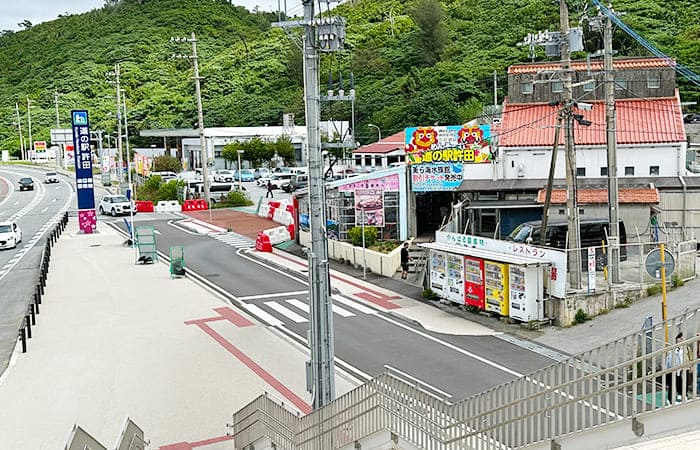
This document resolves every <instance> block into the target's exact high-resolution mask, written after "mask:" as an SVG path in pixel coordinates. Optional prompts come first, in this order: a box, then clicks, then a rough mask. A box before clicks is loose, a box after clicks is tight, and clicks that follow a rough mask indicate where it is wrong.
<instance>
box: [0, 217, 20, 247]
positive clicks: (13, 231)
mask: <svg viewBox="0 0 700 450" xmlns="http://www.w3.org/2000/svg"><path fill="white" fill-rule="evenodd" d="M20 242H22V230H20V228H19V227H18V226H17V224H16V223H15V222H0V248H15V247H17V244H19V243H20Z"/></svg>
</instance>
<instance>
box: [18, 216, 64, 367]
mask: <svg viewBox="0 0 700 450" xmlns="http://www.w3.org/2000/svg"><path fill="white" fill-rule="evenodd" d="M66 225H68V213H67V212H66V213H64V214H63V217H62V218H61V220H60V221H59V222H58V223H57V224H56V225H55V226H54V227H53V229H52V230H51V231H50V232H49V234H48V235H47V237H46V243H45V244H44V249H43V250H42V252H41V265H40V267H39V280H38V282H37V284H36V287H35V288H34V293H32V299H31V301H30V302H29V305H28V307H27V312H26V313H25V315H24V319H22V322H21V323H20V328H19V331H18V335H19V341H20V344H21V345H22V353H27V340H28V339H31V338H32V327H33V326H35V325H36V316H37V315H39V313H40V305H41V300H42V298H43V296H44V293H45V289H46V278H47V276H48V273H49V262H50V260H51V249H52V248H53V246H54V244H55V243H56V241H58V238H59V237H60V236H61V233H62V232H63V230H65V229H66Z"/></svg>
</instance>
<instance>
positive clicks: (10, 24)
mask: <svg viewBox="0 0 700 450" xmlns="http://www.w3.org/2000/svg"><path fill="white" fill-rule="evenodd" d="M173 1H177V0H173ZM233 3H234V4H235V5H240V6H245V7H246V8H248V9H251V10H252V9H253V8H254V7H255V6H258V7H259V9H261V10H263V11H277V4H278V0H233ZM284 3H285V0H279V4H280V8H281V9H284ZM286 3H287V13H288V14H289V15H295V14H298V15H301V13H302V8H301V6H300V5H301V0H286ZM104 4H105V2H104V0H23V1H15V0H0V30H15V31H17V30H20V29H21V28H20V27H19V25H18V23H20V22H23V21H24V20H25V19H26V20H29V21H30V22H31V23H32V24H34V25H36V24H38V23H41V22H45V21H47V20H54V19H56V18H58V15H59V14H62V15H65V14H66V13H68V14H80V13H84V12H87V11H90V10H92V9H95V8H101V7H102V6H103V5H104Z"/></svg>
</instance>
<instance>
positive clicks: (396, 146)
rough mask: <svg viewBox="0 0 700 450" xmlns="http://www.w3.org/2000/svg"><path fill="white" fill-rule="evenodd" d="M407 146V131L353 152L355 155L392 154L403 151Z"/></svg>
mask: <svg viewBox="0 0 700 450" xmlns="http://www.w3.org/2000/svg"><path fill="white" fill-rule="evenodd" d="M405 145H406V130H403V131H400V132H398V133H396V134H392V135H391V136H387V137H385V138H384V139H382V140H379V141H377V142H373V143H371V144H367V145H363V146H362V147H358V148H356V149H355V150H353V151H352V152H353V153H382V154H383V153H391V152H393V151H396V150H403V149H404V146H405Z"/></svg>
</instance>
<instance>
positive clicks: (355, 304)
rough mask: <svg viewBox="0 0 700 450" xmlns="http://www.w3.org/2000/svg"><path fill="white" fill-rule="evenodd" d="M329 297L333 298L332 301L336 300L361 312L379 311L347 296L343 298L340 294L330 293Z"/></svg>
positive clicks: (371, 312) (375, 312)
mask: <svg viewBox="0 0 700 450" xmlns="http://www.w3.org/2000/svg"><path fill="white" fill-rule="evenodd" d="M331 298H332V299H333V301H335V302H338V303H342V304H343V305H345V306H348V307H350V308H352V309H355V310H357V311H359V312H361V313H362V314H377V312H379V311H376V310H374V309H372V308H368V307H366V306H365V305H363V304H361V303H359V302H355V301H352V300H350V299H348V298H345V297H343V296H342V295H331Z"/></svg>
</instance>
